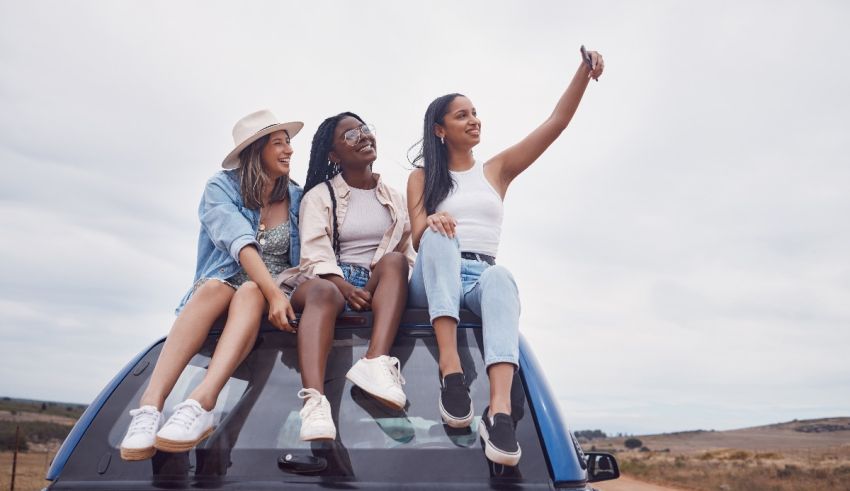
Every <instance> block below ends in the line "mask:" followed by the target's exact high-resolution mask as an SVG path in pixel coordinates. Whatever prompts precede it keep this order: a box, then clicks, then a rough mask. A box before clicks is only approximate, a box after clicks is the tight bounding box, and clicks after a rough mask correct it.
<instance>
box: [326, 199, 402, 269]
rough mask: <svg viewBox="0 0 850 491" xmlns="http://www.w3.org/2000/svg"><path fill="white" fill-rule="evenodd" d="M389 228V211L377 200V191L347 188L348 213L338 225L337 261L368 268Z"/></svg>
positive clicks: (391, 222) (390, 220)
mask: <svg viewBox="0 0 850 491" xmlns="http://www.w3.org/2000/svg"><path fill="white" fill-rule="evenodd" d="M392 226H393V219H392V217H391V216H390V210H388V209H387V207H385V206H384V205H382V204H381V202H380V201H378V188H377V187H376V188H373V189H357V188H351V194H350V195H349V197H348V210H347V211H346V212H345V219H344V221H343V222H342V223H341V224H340V225H339V261H340V262H342V263H349V264H356V265H358V266H362V267H364V268H366V269H369V268H370V267H371V266H372V259H374V257H375V252H376V251H377V250H378V244H380V243H381V239H382V238H383V237H384V234H385V233H387V229H388V228H390V227H392Z"/></svg>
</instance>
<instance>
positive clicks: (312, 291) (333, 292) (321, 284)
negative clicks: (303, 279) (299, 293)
mask: <svg viewBox="0 0 850 491" xmlns="http://www.w3.org/2000/svg"><path fill="white" fill-rule="evenodd" d="M308 288H309V290H308V291H307V305H332V306H335V307H342V306H343V305H344V301H345V300H344V299H343V298H342V293H340V292H339V288H337V287H336V285H334V284H333V283H331V282H330V281H328V280H323V279H320V278H316V279H314V280H311V284H310V285H309V287H308Z"/></svg>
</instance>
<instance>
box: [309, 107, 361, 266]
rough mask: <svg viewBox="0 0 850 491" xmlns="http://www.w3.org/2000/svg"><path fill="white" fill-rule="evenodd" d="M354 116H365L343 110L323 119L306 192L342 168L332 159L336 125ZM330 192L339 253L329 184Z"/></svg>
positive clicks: (336, 234)
mask: <svg viewBox="0 0 850 491" xmlns="http://www.w3.org/2000/svg"><path fill="white" fill-rule="evenodd" d="M349 117H350V118H354V119H356V120H357V121H360V122H361V123H363V124H366V122H365V121H363V118H361V117H360V116H358V115H356V114H354V113H352V112H348V111H346V112H342V113H339V114H337V115H336V116H331V117H329V118H328V119H326V120H324V121H322V124H320V125H319V128H318V129H317V130H316V133H315V134H314V135H313V143H312V145H311V146H310V166H309V167H308V168H307V182H305V183H304V194H307V191H309V190H311V189H313V188H314V187H316V186H317V185H319V184H321V183H323V182H326V181H329V180H331V179H333V178H334V177H335V176H336V175H337V174H339V173H340V172H341V171H342V170H341V169H340V167H339V165H338V164H334V163H332V162H331V160H330V153H331V149H333V146H334V131H336V126H337V125H338V124H339V122H340V121H342V119H343V118H349ZM328 192H329V193H330V195H331V202H332V203H333V212H332V213H331V214H332V215H333V248H334V252H335V253H336V254H337V255H339V225H338V224H337V220H336V196H334V192H333V189H332V188H331V187H330V186H329V187H328Z"/></svg>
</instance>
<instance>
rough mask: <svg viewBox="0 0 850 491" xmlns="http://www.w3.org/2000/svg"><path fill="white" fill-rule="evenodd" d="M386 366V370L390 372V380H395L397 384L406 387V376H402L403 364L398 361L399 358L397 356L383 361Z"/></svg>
mask: <svg viewBox="0 0 850 491" xmlns="http://www.w3.org/2000/svg"><path fill="white" fill-rule="evenodd" d="M382 361H383V363H381V364H382V365H383V366H384V370H386V371H387V372H389V374H390V378H392V379H393V380H395V382H396V383H398V384H400V385H404V384H405V383H406V381H405V380H404V376H403V375H402V374H401V362H400V361H398V358H396V357H395V356H388V357H386V358H383V359H382Z"/></svg>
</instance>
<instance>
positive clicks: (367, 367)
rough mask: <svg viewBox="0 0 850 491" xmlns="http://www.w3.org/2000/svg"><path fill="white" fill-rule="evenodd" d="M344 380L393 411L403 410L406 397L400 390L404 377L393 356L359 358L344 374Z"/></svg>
mask: <svg viewBox="0 0 850 491" xmlns="http://www.w3.org/2000/svg"><path fill="white" fill-rule="evenodd" d="M345 378H347V379H348V380H350V381H351V383H353V384H354V385H356V386H358V387H360V388H361V389H363V390H364V391H365V392H367V393H368V394H371V395H372V396H374V397H376V398H378V399H380V400H381V401H382V402H384V403H386V404H387V405H389V406H391V407H393V408H395V409H404V405H405V403H407V396H405V395H404V391H403V390H402V389H401V386H402V384H404V382H405V381H404V377H403V376H402V375H401V371H400V363H399V361H398V358H396V357H394V356H387V355H381V356H379V357H377V358H372V359H371V360H369V359H366V358H361V359H359V360H357V363H355V364H354V366H353V367H351V370H349V371H348V373H346V374H345Z"/></svg>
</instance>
